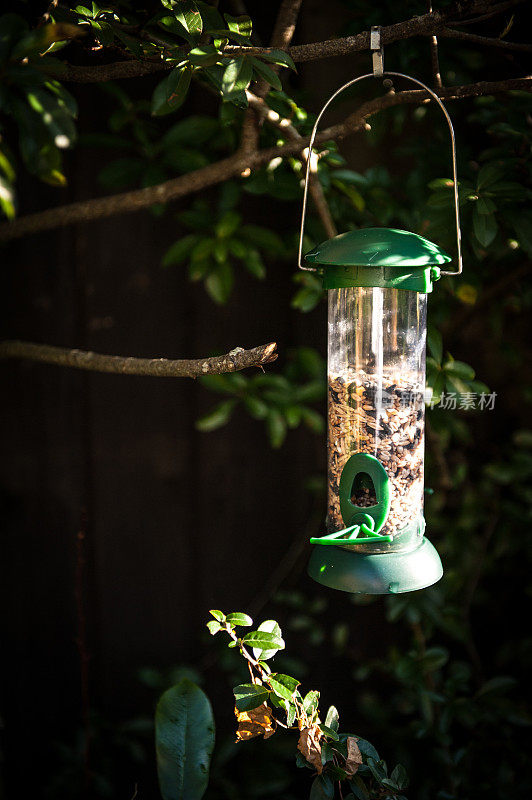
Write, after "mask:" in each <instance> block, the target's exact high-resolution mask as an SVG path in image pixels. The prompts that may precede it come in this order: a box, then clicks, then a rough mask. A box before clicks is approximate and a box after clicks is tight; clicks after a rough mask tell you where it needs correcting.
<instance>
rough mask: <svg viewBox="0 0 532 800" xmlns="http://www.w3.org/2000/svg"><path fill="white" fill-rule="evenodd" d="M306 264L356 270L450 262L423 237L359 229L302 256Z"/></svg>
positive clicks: (386, 229)
mask: <svg viewBox="0 0 532 800" xmlns="http://www.w3.org/2000/svg"><path fill="white" fill-rule="evenodd" d="M305 261H308V262H309V263H310V264H322V265H324V266H326V265H328V264H331V265H336V266H344V267H349V266H360V267H428V266H432V265H436V264H445V263H447V262H448V261H451V256H449V255H447V253H445V252H444V251H443V250H441V248H439V247H438V245H436V244H433V242H429V240H428V239H425V238H424V237H423V236H418V235H417V234H416V233H409V231H398V230H395V229H394V228H361V229H360V230H358V231H347V233H340V234H339V235H338V236H335V237H334V238H333V239H327V241H325V242H322V243H321V244H319V245H317V247H315V248H314V249H313V250H311V251H310V252H309V253H307V254H306V256H305Z"/></svg>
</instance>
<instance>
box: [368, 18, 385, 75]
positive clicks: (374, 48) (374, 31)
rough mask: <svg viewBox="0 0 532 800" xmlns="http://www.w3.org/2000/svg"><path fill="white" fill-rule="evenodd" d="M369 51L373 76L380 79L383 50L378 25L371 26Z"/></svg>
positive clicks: (382, 69)
mask: <svg viewBox="0 0 532 800" xmlns="http://www.w3.org/2000/svg"><path fill="white" fill-rule="evenodd" d="M369 49H370V50H371V59H372V62H373V74H374V75H375V77H376V78H381V77H382V76H383V74H384V48H383V46H382V38H381V29H380V27H379V26H378V25H373V26H372V28H371V32H370V35H369Z"/></svg>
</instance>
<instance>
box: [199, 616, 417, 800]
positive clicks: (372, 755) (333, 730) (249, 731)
mask: <svg viewBox="0 0 532 800" xmlns="http://www.w3.org/2000/svg"><path fill="white" fill-rule="evenodd" d="M211 615H212V616H213V618H214V619H212V620H211V621H210V622H208V623H207V627H208V629H209V632H210V633H211V635H212V636H215V635H216V634H217V633H220V632H225V633H227V634H228V635H229V638H230V640H231V641H230V642H229V644H228V647H230V648H237V649H238V650H239V652H240V655H241V656H242V657H243V658H244V659H245V660H246V662H247V665H248V668H249V673H250V676H251V683H245V684H240V685H238V686H235V687H234V689H233V693H234V696H235V715H236V718H237V722H238V729H237V741H247V740H248V739H252V738H254V737H257V736H263V738H264V739H269V738H270V737H271V736H273V735H274V734H275V733H276V732H277V731H278V730H279V728H282V729H283V730H289V731H297V732H298V734H299V736H298V743H297V750H298V751H299V752H298V753H297V756H296V764H297V766H298V767H302V768H305V769H309V770H311V771H312V773H313V775H314V776H315V777H314V780H313V782H312V786H311V790H310V798H311V800H317V798H323V800H325V798H333V797H334V796H335V790H336V788H335V787H336V785H338V791H339V792H340V797H342V796H343V795H342V785H343V786H344V788H345V790H346V791H349V790H350V792H351V794H349V795H347V797H350V798H352V797H355V798H361V799H362V800H371V798H382V797H387V798H389V800H406V798H405V797H404V796H403V794H402V793H401V792H402V790H403V789H404V788H406V786H407V785H408V777H407V775H406V771H405V769H404V767H402V766H401V765H400V764H398V765H397V766H396V767H395V768H394V769H393V770H392V772H391V774H388V767H387V766H386V762H385V761H382V760H381V759H380V758H379V754H378V753H377V751H376V750H375V748H374V747H373V745H372V744H370V743H369V742H368V741H366V740H365V739H361V738H360V737H359V736H355V735H354V734H350V733H342V732H341V731H340V729H339V725H340V718H339V714H338V711H337V709H336V708H335V706H330V708H329V709H328V711H327V714H326V716H325V721H324V722H323V721H322V720H321V719H320V709H319V701H320V693H319V692H318V691H316V690H315V689H311V690H310V691H308V692H306V693H305V694H302V693H301V691H300V688H299V687H300V686H301V682H300V681H299V680H298V679H297V678H293V677H292V676H291V675H285V674H284V673H280V672H273V671H272V668H271V666H270V664H269V662H270V661H271V660H272V659H273V658H274V657H275V656H276V655H277V653H278V652H279V651H280V650H283V649H284V647H285V643H284V640H283V638H282V632H281V628H280V626H279V624H278V623H277V622H276V621H275V620H265V621H264V622H262V623H261V624H260V625H259V626H258V627H257V629H256V630H252V631H249V632H248V633H246V634H244V635H243V636H242V635H239V634H237V632H236V628H238V627H252V626H253V620H252V619H251V617H249V616H248V615H247V614H244V613H241V612H237V613H232V614H227V615H226V614H224V613H223V612H221V611H218V610H215V611H211ZM281 718H282V719H281Z"/></svg>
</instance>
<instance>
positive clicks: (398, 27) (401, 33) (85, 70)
mask: <svg viewBox="0 0 532 800" xmlns="http://www.w3.org/2000/svg"><path fill="white" fill-rule="evenodd" d="M524 2H525V0H511V2H506V3H500V4H498V5H497V6H493V5H492V4H490V2H489V1H488V0H476V2H472V3H468V4H467V7H466V8H465V9H464V10H462V9H461V8H460V7H457V6H455V5H452V6H451V7H450V8H449V9H447V10H445V11H438V12H436V13H432V14H431V13H428V14H423V15H421V16H419V17H414V18H412V19H409V20H405V21H403V22H397V23H395V24H393V25H386V26H384V27H383V28H381V38H382V43H383V45H389V44H392V43H393V42H397V41H402V40H405V39H410V38H412V37H413V36H433V35H435V34H439V33H440V32H441V31H442V30H443V29H444V28H446V27H447V26H448V25H458V24H465V23H466V22H468V21H469V20H470V18H471V17H472V16H475V15H476V17H477V18H478V19H481V18H484V12H486V13H487V14H488V15H489V16H493V15H495V14H497V13H502V12H503V11H505V10H506V9H507V8H509V7H510V6H514V5H519V4H522V3H524ZM295 4H296V0H294V3H293V8H295ZM479 15H480V16H479ZM290 30H292V28H291V26H288V27H287V28H286V34H285V37H287V36H288V32H289V31H290ZM292 32H293V31H292ZM481 38H484V37H481ZM369 40H370V32H369V31H362V32H361V33H358V34H356V35H355V36H344V37H340V38H338V39H328V40H327V41H324V42H311V43H309V44H302V45H296V46H294V47H289V48H287V52H288V53H289V54H290V56H291V58H292V59H293V61H295V62H296V63H297V62H299V63H302V62H306V61H317V60H320V59H324V58H332V57H333V56H343V55H352V54H353V53H357V52H362V51H367V50H369ZM496 41H499V40H496ZM271 49H272V48H271V47H240V46H233V45H228V46H226V47H225V48H224V50H223V53H224V54H225V55H228V56H236V55H254V56H260V55H264V54H265V53H268V52H270V51H271ZM183 52H185V50H184V51H183ZM172 67H173V63H169V62H166V61H155V62H154V61H134V60H132V61H123V62H122V61H120V62H117V63H114V64H102V65H101V66H98V67H94V66H88V67H80V66H73V65H71V64H64V65H63V66H62V67H61V71H60V72H57V74H56V77H57V78H59V79H60V80H63V81H71V82H75V83H93V82H97V81H109V80H118V79H120V78H133V77H137V76H140V75H147V74H150V73H153V72H159V71H161V70H165V69H171V68H172ZM54 74H55V73H54Z"/></svg>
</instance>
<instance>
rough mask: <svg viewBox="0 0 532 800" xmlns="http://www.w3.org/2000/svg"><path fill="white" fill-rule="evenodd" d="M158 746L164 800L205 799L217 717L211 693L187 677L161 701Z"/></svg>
mask: <svg viewBox="0 0 532 800" xmlns="http://www.w3.org/2000/svg"><path fill="white" fill-rule="evenodd" d="M155 745H156V753H157V772H158V776H159V787H160V789H161V795H162V797H163V800H201V798H202V797H203V795H204V793H205V789H206V788H207V784H208V781H209V764H210V760H211V755H212V750H213V747H214V719H213V715H212V709H211V704H210V702H209V699H208V697H207V695H206V694H205V692H203V691H202V690H201V689H200V688H199V686H196V685H195V684H194V683H192V681H190V680H188V679H187V678H183V679H182V680H181V681H180V682H179V683H177V684H176V685H175V686H172V687H171V688H170V689H167V691H166V692H165V693H164V694H163V695H162V697H161V698H160V700H159V702H158V704H157V711H156V713H155Z"/></svg>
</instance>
